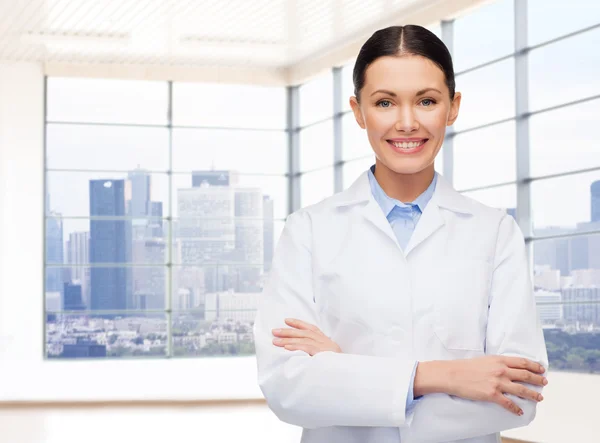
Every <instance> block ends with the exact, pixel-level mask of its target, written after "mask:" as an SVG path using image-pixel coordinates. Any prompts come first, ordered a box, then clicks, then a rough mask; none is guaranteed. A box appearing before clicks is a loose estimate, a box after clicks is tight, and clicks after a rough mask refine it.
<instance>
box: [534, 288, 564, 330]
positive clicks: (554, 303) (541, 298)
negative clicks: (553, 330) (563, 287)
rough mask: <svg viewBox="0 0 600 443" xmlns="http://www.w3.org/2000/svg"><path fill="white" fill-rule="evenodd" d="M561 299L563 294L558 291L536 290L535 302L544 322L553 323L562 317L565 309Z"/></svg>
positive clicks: (546, 323)
mask: <svg viewBox="0 0 600 443" xmlns="http://www.w3.org/2000/svg"><path fill="white" fill-rule="evenodd" d="M560 301H561V294H560V292H558V291H545V290H536V291H535V302H536V305H537V311H538V315H539V318H540V320H541V322H542V324H545V325H552V324H555V323H556V322H557V321H559V320H561V319H562V316H563V311H562V305H561V304H560Z"/></svg>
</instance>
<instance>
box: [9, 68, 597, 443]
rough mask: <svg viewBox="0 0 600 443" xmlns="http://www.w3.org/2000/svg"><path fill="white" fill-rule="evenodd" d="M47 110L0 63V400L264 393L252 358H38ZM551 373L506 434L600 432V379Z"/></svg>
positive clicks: (30, 81) (32, 72) (545, 436)
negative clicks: (530, 409) (539, 398)
mask: <svg viewBox="0 0 600 443" xmlns="http://www.w3.org/2000/svg"><path fill="white" fill-rule="evenodd" d="M43 110H44V102H43V72H42V68H41V67H40V66H39V65H37V64H0V205H1V206H0V402H2V401H15V400H30V401H31V400H33V401H45V400H46V401H47V400H49V401H62V400H67V401H68V400H75V401H94V400H145V399H157V400H202V399H252V398H261V393H260V390H259V389H258V387H257V385H256V364H255V359H254V358H251V357H247V358H225V359H219V358H216V359H204V360H200V359H185V360H161V361H131V360H129V361H98V362H89V361H73V362H64V361H44V360H43V339H44V338H43V321H44V317H43V305H42V303H43V281H42V266H43V231H44V230H43V214H42V208H43V130H44V124H43V120H44V116H43ZM549 379H550V385H549V386H548V387H547V388H546V392H545V397H546V400H545V401H544V403H543V404H542V405H541V406H540V407H539V412H538V417H537V419H536V421H535V422H534V424H533V425H532V426H530V427H529V428H526V429H522V430H515V431H511V432H509V433H507V434H506V435H507V436H510V437H514V438H523V439H528V440H530V441H540V442H542V441H543V442H550V443H552V442H554V441H556V442H557V443H558V442H563V441H566V439H558V436H565V435H568V436H570V440H571V441H578V442H586V441H592V436H593V437H594V438H597V436H598V435H599V433H598V431H597V429H598V423H599V422H600V420H598V418H597V412H596V411H597V407H596V401H597V400H596V399H598V398H600V376H592V375H588V376H585V375H574V374H563V373H550V376H549ZM265 408H266V407H265ZM265 413H267V411H266V410H265ZM256 423H257V426H262V424H260V423H262V422H258V421H257V422H256ZM594 429H596V431H593V430H594ZM257 432H262V429H261V430H260V431H257ZM565 432H567V434H565ZM592 432H594V433H592ZM576 434H578V435H577V438H575V435H576ZM561 438H562V437H561ZM282 441H283V440H282Z"/></svg>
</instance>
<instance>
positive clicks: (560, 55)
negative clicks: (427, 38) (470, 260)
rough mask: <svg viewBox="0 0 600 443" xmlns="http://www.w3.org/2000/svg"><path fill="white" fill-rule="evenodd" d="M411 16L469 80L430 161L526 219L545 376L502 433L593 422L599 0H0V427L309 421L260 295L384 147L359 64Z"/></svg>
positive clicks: (236, 430)
mask: <svg viewBox="0 0 600 443" xmlns="http://www.w3.org/2000/svg"><path fill="white" fill-rule="evenodd" d="M409 23H412V24H420V25H423V26H426V27H427V28H428V29H430V30H431V31H432V32H434V33H435V34H436V35H438V36H439V37H440V38H441V39H442V40H443V41H444V42H445V44H446V45H447V46H448V48H449V49H450V50H451V52H452V54H453V58H454V63H455V71H456V74H457V78H456V85H457V90H458V91H460V92H462V94H463V103H462V108H461V113H460V116H459V119H458V121H457V123H456V124H455V125H454V126H453V127H452V128H449V129H448V133H447V136H446V139H445V143H444V147H443V149H442V151H441V153H440V154H439V156H438V158H437V160H436V169H437V170H438V172H440V173H441V174H443V175H444V176H445V177H446V178H447V179H449V180H451V181H452V183H453V184H454V186H455V188H456V189H458V190H459V191H461V192H463V193H465V194H466V195H468V196H470V197H473V198H475V199H477V200H479V201H481V202H483V203H485V204H487V205H491V206H494V207H498V208H502V209H503V210H506V211H507V212H509V213H510V214H511V215H512V216H513V217H515V219H516V220H517V222H518V223H519V226H520V227H521V229H522V230H523V233H524V235H525V237H526V239H527V246H528V250H529V256H530V262H531V269H532V272H533V280H534V282H535V297H536V301H537V303H538V308H539V309H538V312H539V315H540V318H541V321H542V323H543V325H544V334H545V337H546V341H547V346H548V354H549V358H550V365H551V373H550V385H549V386H548V387H547V388H546V391H545V397H546V400H545V401H544V402H543V403H542V404H541V405H540V406H539V407H538V416H537V418H536V420H535V421H534V423H533V424H532V425H530V426H528V427H527V428H523V429H518V430H512V431H508V432H506V433H505V435H504V437H505V438H506V439H507V441H529V442H536V443H538V442H539V443H541V442H597V441H599V440H600V427H599V425H598V420H597V412H596V411H597V410H598V409H597V406H596V403H597V400H596V399H597V398H599V397H600V134H599V127H600V50H599V49H598V48H599V47H600V1H597V0H571V1H569V2H566V1H564V0H495V1H479V0H443V1H442V0H360V1H359V0H228V1H226V0H195V1H192V0H119V1H116V0H96V1H85V0H77V1H68V0H16V1H11V0H0V168H1V169H0V203H1V210H0V212H1V214H0V252H1V253H0V260H1V263H0V430H1V431H0V442H2V443H4V442H10V443H12V442H18V443H27V442H53V443H54V442H59V441H60V442H63V443H69V442H75V441H78V442H80V441H86V442H96V441H98V442H100V441H105V440H106V439H107V438H111V439H112V440H113V441H117V442H121V441H123V442H124V441H142V440H144V441H147V442H155V441H156V442H158V441H201V440H202V439H204V438H211V440H212V441H234V440H239V441H242V440H243V441H252V442H254V441H256V442H271V441H272V442H296V441H299V436H300V430H299V429H298V428H295V427H292V426H288V425H285V424H282V423H279V422H278V420H277V419H276V418H275V416H274V415H272V414H271V413H270V411H269V410H268V409H267V407H266V405H265V403H264V401H263V400H262V396H261V393H260V391H259V390H258V387H257V386H256V369H255V365H256V362H255V360H254V357H253V353H254V344H253V336H252V323H253V319H254V315H255V310H256V307H257V303H258V300H259V299H260V294H261V290H262V287H263V284H264V281H265V278H266V277H267V276H268V273H269V270H270V267H271V261H272V257H273V251H274V248H275V246H276V244H277V241H278V238H279V235H280V233H281V231H282V229H283V225H284V223H285V218H286V217H287V215H289V214H290V213H292V212H294V211H295V210H297V209H299V208H301V207H304V206H307V205H310V204H313V203H316V202H318V201H320V200H321V199H323V198H326V197H328V196H330V195H332V194H333V193H335V192H339V191H341V190H343V189H345V188H347V187H348V186H349V185H350V184H351V183H352V182H353V181H354V180H355V179H356V178H357V177H358V176H359V175H360V174H361V173H362V172H363V171H365V170H366V169H367V168H368V167H369V166H370V165H371V164H373V162H374V157H373V155H372V151H371V148H370V146H369V143H368V140H367V138H366V134H365V132H364V131H362V130H361V129H360V128H359V127H358V125H357V124H356V122H355V120H354V117H353V115H352V114H351V112H350V106H349V103H348V100H349V97H350V96H351V95H353V85H352V69H353V66H354V59H355V57H356V55H357V54H358V50H359V49H360V46H361V45H362V43H364V41H365V40H366V39H367V38H368V37H369V36H370V35H371V34H372V33H373V32H374V31H375V30H377V29H380V28H382V27H386V26H389V25H400V24H409ZM117 429H118V430H117ZM509 439H510V440H509Z"/></svg>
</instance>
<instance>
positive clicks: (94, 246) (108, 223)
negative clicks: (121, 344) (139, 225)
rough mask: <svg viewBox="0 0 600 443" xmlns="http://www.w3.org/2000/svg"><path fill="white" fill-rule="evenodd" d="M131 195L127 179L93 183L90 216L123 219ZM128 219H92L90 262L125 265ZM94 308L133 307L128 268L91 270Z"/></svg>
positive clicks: (91, 185) (119, 308)
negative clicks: (120, 218)
mask: <svg viewBox="0 0 600 443" xmlns="http://www.w3.org/2000/svg"><path fill="white" fill-rule="evenodd" d="M129 195H130V189H129V188H128V185H127V182H126V181H125V180H90V216H92V217H95V216H102V217H123V216H125V201H126V200H127V197H128V196H129ZM127 224H128V222H127V221H126V220H110V219H109V220H94V219H92V220H90V263H91V264H106V263H114V264H116V265H118V264H120V263H126V262H127V261H128V260H127V259H128V251H129V249H130V248H129V247H128V246H127V245H128V238H130V237H128V233H129V229H128V226H127ZM90 277H91V278H90V281H91V308H92V309H93V310H122V309H127V308H128V307H129V306H130V305H131V301H130V294H131V289H130V281H129V276H128V272H127V268H124V267H118V266H116V267H92V268H91V273H90Z"/></svg>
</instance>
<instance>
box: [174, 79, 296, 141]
mask: <svg viewBox="0 0 600 443" xmlns="http://www.w3.org/2000/svg"><path fill="white" fill-rule="evenodd" d="M286 116H287V112H286V89H285V88H284V87H264V86H250V85H227V84H219V83H178V82H177V83H174V84H173V124H174V125H176V126H205V127H206V126H210V127H224V128H252V129H254V128H256V129H285V126H286ZM240 146H243V145H242V144H241V145H240Z"/></svg>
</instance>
